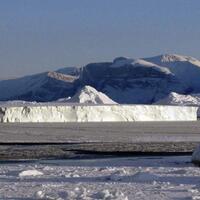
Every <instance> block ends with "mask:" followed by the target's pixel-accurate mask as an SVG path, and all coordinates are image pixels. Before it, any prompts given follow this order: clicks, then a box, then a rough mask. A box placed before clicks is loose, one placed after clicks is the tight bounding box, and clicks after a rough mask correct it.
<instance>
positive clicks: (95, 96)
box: [67, 85, 117, 104]
mask: <svg viewBox="0 0 200 200" xmlns="http://www.w3.org/2000/svg"><path fill="white" fill-rule="evenodd" d="M67 102H71V103H82V104H117V103H116V102H114V101H113V100H112V99H110V98H109V97H108V96H106V95H105V94H104V93H102V92H99V91H97V90H96V89H95V88H93V87H91V86H88V85H87V86H85V87H84V88H82V89H81V90H79V91H78V92H77V93H76V94H75V95H74V96H73V97H72V98H71V99H69V100H67Z"/></svg>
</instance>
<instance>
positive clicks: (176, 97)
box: [155, 92, 200, 117]
mask: <svg viewBox="0 0 200 200" xmlns="http://www.w3.org/2000/svg"><path fill="white" fill-rule="evenodd" d="M155 104H159V105H179V106H197V107H200V94H191V95H183V94H178V93H175V92H172V93H170V94H169V96H167V97H166V98H164V99H161V100H159V101H158V102H156V103H155ZM198 117H200V109H198Z"/></svg>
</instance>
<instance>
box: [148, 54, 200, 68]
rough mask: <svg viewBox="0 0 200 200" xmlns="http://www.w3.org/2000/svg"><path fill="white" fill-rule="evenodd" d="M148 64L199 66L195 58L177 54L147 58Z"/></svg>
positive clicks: (199, 62) (199, 63)
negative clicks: (175, 63) (173, 63)
mask: <svg viewBox="0 0 200 200" xmlns="http://www.w3.org/2000/svg"><path fill="white" fill-rule="evenodd" d="M145 60H148V61H150V62H153V63H156V64H161V63H172V62H190V63H192V64H194V65H198V66H200V61H199V60H198V59H196V58H193V57H191V56H183V55H178V54H163V55H159V56H155V57H151V58H147V59H145Z"/></svg>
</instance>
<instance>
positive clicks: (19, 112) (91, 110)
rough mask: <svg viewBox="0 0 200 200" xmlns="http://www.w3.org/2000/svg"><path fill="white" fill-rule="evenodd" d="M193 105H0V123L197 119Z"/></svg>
mask: <svg viewBox="0 0 200 200" xmlns="http://www.w3.org/2000/svg"><path fill="white" fill-rule="evenodd" d="M196 120H197V108H196V107H179V106H157V105H96V106H94V105H81V104H78V105H69V104H68V105H67V104H65V105H53V104H49V105H47V106H45V105H43V106H41V105H35V106H33V105H31V106H30V105H27V106H1V107H0V122H103V121H109V122H111V121H114V122H125V121H196Z"/></svg>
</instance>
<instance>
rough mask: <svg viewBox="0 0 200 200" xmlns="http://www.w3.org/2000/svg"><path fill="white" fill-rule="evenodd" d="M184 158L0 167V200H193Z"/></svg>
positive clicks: (195, 193) (196, 183) (191, 169)
mask: <svg viewBox="0 0 200 200" xmlns="http://www.w3.org/2000/svg"><path fill="white" fill-rule="evenodd" d="M190 159H191V157H190V156H179V157H178V156H177V157H129V158H108V159H94V160H65V161H64V160H60V161H58V160H56V161H37V162H32V163H31V162H25V163H1V165H0V198H1V199H59V200H62V199H72V200H73V199H77V200H81V199H87V200H92V199H118V200H126V199H130V200H131V199H136V200H137V199H138V200H141V199H144V200H147V199H148V200H149V199H152V200H156V199H159V200H160V199H162V200H166V199H199V198H200V170H199V168H198V167H195V166H194V165H192V164H191V163H190ZM36 172H37V173H36ZM21 174H23V176H21ZM31 174H32V175H31ZM35 174H37V175H36V176H35Z"/></svg>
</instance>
